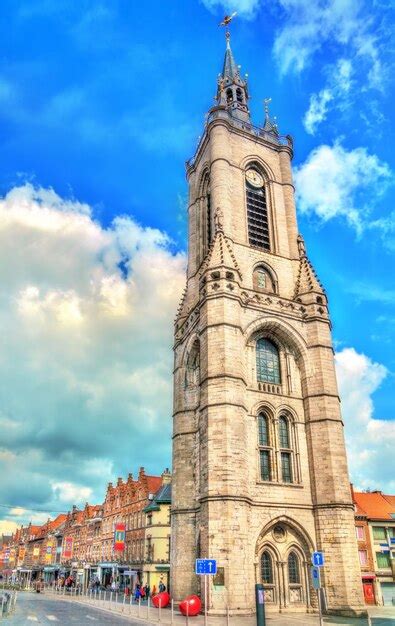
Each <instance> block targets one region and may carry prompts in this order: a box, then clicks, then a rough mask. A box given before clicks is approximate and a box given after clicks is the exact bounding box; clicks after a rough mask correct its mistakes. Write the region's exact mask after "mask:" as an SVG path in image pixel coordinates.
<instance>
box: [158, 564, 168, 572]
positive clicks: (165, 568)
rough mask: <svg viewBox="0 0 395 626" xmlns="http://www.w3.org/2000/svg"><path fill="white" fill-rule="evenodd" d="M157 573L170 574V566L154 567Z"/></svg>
mask: <svg viewBox="0 0 395 626" xmlns="http://www.w3.org/2000/svg"><path fill="white" fill-rule="evenodd" d="M155 569H156V570H157V571H158V572H170V565H155Z"/></svg>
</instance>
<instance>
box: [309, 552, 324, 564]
mask: <svg viewBox="0 0 395 626" xmlns="http://www.w3.org/2000/svg"><path fill="white" fill-rule="evenodd" d="M311 562H312V564H313V565H314V567H322V566H323V565H324V563H325V559H324V553H323V552H313V554H312V557H311Z"/></svg>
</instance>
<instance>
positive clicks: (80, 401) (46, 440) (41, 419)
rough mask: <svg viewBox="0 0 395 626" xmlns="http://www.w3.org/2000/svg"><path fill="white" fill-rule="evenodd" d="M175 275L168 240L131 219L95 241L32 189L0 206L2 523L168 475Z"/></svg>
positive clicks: (57, 201)
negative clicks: (118, 480) (129, 480)
mask: <svg viewBox="0 0 395 626" xmlns="http://www.w3.org/2000/svg"><path fill="white" fill-rule="evenodd" d="M184 265H185V257H184V255H183V254H180V253H179V254H176V253H173V252H172V247H171V241H170V240H169V238H168V237H167V235H166V234H165V233H163V232H161V231H159V230H157V229H153V228H144V227H142V226H140V225H139V224H137V223H136V222H135V221H134V220H133V219H132V218H130V217H128V216H120V217H118V218H116V219H115V220H114V221H113V223H112V224H111V225H110V226H108V227H107V228H104V227H103V226H102V225H101V224H100V223H99V222H97V221H95V219H94V216H93V213H92V210H91V208H90V207H89V206H87V205H86V204H83V203H80V202H78V201H76V200H73V199H71V200H70V199H68V200H67V199H63V198H61V197H59V196H58V195H57V194H56V193H55V192H54V191H53V190H50V189H49V190H48V189H41V188H40V189H35V188H34V187H32V186H31V185H29V184H26V185H24V186H22V187H18V188H14V189H12V190H11V191H10V192H9V193H8V194H7V196H6V197H5V198H3V199H0V325H1V328H2V335H1V350H0V395H1V398H2V404H1V410H0V431H1V433H2V443H1V446H2V447H1V448H0V475H2V476H7V477H8V479H7V481H1V484H0V500H1V502H3V503H5V504H7V505H10V509H11V508H13V509H14V510H15V509H16V508H18V507H20V506H22V507H25V508H26V509H27V510H29V507H32V508H33V509H40V510H43V511H47V510H50V509H54V510H55V511H56V510H59V509H60V510H61V509H63V508H67V507H68V506H70V505H71V504H73V503H74V502H75V503H76V504H83V503H84V502H85V500H86V499H90V500H93V501H97V500H99V501H100V500H101V498H102V497H103V494H104V489H105V484H106V482H107V481H108V480H111V479H114V475H115V476H116V475H117V474H119V475H126V474H127V472H129V471H133V470H135V469H136V468H138V467H139V466H140V465H144V464H146V465H147V471H151V472H152V471H155V472H160V471H161V470H162V469H163V467H164V466H165V465H168V464H169V458H170V433H171V412H172V410H171V400H172V376H171V373H172V351H171V345H172V321H173V319H174V314H175V311H176V308H177V304H178V301H179V297H180V293H181V291H182V287H183V284H184ZM15 467H18V472H15V471H14V469H15ZM9 517H12V514H11V512H10V514H9ZM32 517H33V519H36V514H35V513H34V512H32ZM21 521H23V520H21Z"/></svg>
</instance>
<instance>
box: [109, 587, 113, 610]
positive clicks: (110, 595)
mask: <svg viewBox="0 0 395 626" xmlns="http://www.w3.org/2000/svg"><path fill="white" fill-rule="evenodd" d="M111 604H112V591H110V603H109V607H110V609H111Z"/></svg>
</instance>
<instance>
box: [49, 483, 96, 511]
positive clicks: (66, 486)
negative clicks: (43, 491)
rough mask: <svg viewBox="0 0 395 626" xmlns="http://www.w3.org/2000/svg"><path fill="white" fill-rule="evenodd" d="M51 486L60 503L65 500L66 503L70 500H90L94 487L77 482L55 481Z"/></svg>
mask: <svg viewBox="0 0 395 626" xmlns="http://www.w3.org/2000/svg"><path fill="white" fill-rule="evenodd" d="M51 487H52V489H53V491H54V494H55V495H56V497H57V498H58V499H59V501H60V503H62V502H64V503H66V505H67V504H69V503H70V502H83V501H84V500H85V501H86V502H88V501H89V500H90V498H91V496H92V489H90V488H89V487H83V486H82V485H77V484H75V483H70V482H56V481H53V482H51Z"/></svg>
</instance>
